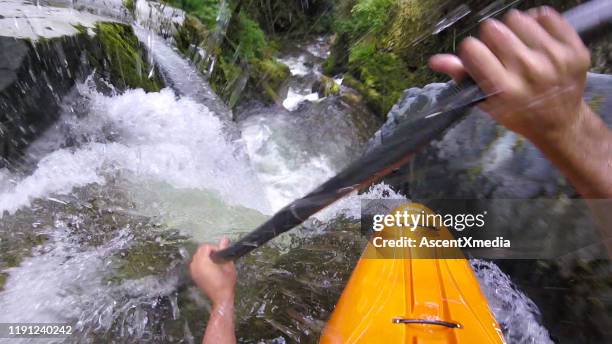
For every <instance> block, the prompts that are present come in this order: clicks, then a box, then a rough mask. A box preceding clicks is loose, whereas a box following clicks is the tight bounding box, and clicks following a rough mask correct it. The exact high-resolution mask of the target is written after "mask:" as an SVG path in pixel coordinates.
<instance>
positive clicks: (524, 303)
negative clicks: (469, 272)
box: [470, 259, 553, 343]
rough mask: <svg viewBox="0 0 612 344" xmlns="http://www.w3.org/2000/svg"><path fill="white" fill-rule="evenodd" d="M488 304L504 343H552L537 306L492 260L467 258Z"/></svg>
mask: <svg viewBox="0 0 612 344" xmlns="http://www.w3.org/2000/svg"><path fill="white" fill-rule="evenodd" d="M470 263H471V264H472V268H473V269H474V272H475V274H476V277H477V278H478V281H479V282H480V288H481V289H482V291H483V292H484V294H485V296H486V298H487V300H488V301H489V307H491V311H492V312H493V314H494V315H495V318H496V319H497V321H498V322H499V324H500V326H501V327H502V330H503V331H504V337H505V339H506V341H507V342H508V343H553V341H552V340H551V339H550V335H549V334H548V331H547V330H546V328H544V326H542V324H541V323H540V321H539V316H540V311H539V310H538V307H537V306H536V305H535V304H534V303H533V301H531V300H530V299H529V298H528V297H527V296H526V295H525V294H523V293H522V292H521V291H520V290H518V288H517V287H516V286H515V285H514V284H513V283H512V281H511V280H510V277H508V275H506V274H505V273H504V272H502V271H501V270H500V269H499V267H498V266H497V265H495V264H493V263H492V262H487V261H483V260H479V259H472V260H470Z"/></svg>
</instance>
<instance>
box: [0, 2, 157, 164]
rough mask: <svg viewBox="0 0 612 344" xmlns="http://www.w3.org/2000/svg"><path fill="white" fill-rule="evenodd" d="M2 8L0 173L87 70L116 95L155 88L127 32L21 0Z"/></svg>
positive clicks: (123, 27)
mask: <svg viewBox="0 0 612 344" xmlns="http://www.w3.org/2000/svg"><path fill="white" fill-rule="evenodd" d="M2 6H3V8H2V10H3V16H4V17H3V18H1V19H0V159H1V160H0V167H3V166H9V164H8V162H10V163H11V164H10V166H11V167H13V168H19V166H20V163H21V161H20V159H21V158H20V156H21V153H22V151H23V150H24V148H25V147H27V146H28V144H29V143H30V142H32V141H33V140H34V139H35V138H36V137H38V135H40V134H41V133H42V132H43V131H44V130H45V129H46V128H48V127H49V126H50V125H51V124H52V123H53V122H54V121H55V120H56V119H57V116H58V114H59V110H60V105H59V104H60V103H61V100H62V99H63V97H64V96H66V95H67V94H68V93H69V91H70V90H71V89H72V87H73V86H74V84H75V82H77V81H80V80H83V79H84V78H85V77H86V76H88V75H89V74H90V73H91V72H92V71H93V70H94V69H95V70H96V71H97V72H98V73H99V75H100V76H102V77H104V78H106V79H107V80H109V81H112V82H113V84H114V86H115V87H116V88H117V89H118V90H121V89H125V88H128V87H132V88H137V87H143V88H145V89H147V90H158V89H160V88H161V86H162V85H163V84H162V83H161V81H160V80H159V78H158V77H157V73H155V71H153V70H152V69H151V68H152V67H149V66H148V63H147V61H148V59H147V58H146V55H145V52H144V49H143V48H142V47H141V46H140V44H139V43H138V40H137V39H136V37H135V36H134V34H133V32H132V30H131V27H129V26H126V25H123V24H118V23H109V22H108V21H109V19H103V18H101V17H97V16H95V15H92V14H89V13H81V12H77V11H74V10H72V9H69V8H55V7H37V6H34V5H32V4H30V3H29V2H25V1H18V0H10V1H5V2H3V4H2ZM103 22H104V23H103Z"/></svg>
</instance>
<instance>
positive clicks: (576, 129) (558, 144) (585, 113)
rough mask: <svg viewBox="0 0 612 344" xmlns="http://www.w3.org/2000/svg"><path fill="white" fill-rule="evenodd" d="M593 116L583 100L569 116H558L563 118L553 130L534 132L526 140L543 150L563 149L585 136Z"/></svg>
mask: <svg viewBox="0 0 612 344" xmlns="http://www.w3.org/2000/svg"><path fill="white" fill-rule="evenodd" d="M593 116H595V115H594V114H593V112H592V111H591V109H590V107H589V106H588V105H587V104H586V102H585V101H584V100H583V101H581V102H580V104H579V106H578V107H577V109H576V110H573V111H572V113H571V114H569V115H568V116H559V118H565V120H564V121H563V123H560V125H558V126H556V127H555V128H553V129H549V130H535V132H534V133H533V134H532V135H529V136H528V137H527V138H528V139H529V140H530V141H531V142H533V143H534V144H535V145H536V146H538V147H539V148H540V149H543V150H556V149H563V147H565V146H566V145H567V144H571V143H572V142H575V140H576V138H578V137H580V136H581V135H585V131H587V130H586V127H587V126H588V123H589V121H592V120H593V118H592V117H593ZM595 117H596V116H595Z"/></svg>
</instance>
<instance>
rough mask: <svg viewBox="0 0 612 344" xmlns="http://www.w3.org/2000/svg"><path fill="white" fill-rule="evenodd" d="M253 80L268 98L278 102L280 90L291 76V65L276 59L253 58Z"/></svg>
mask: <svg viewBox="0 0 612 344" xmlns="http://www.w3.org/2000/svg"><path fill="white" fill-rule="evenodd" d="M250 64H251V82H252V83H253V85H254V86H255V88H256V90H258V91H259V92H261V93H262V94H263V95H265V97H266V100H268V101H271V102H278V101H279V100H280V97H279V96H278V90H279V89H280V88H281V86H282V85H283V83H284V82H285V81H286V80H287V78H289V76H290V75H291V72H290V71H289V67H287V66H286V65H284V64H282V63H280V62H278V61H276V60H275V59H271V58H270V59H261V60H260V59H253V60H251V63H250Z"/></svg>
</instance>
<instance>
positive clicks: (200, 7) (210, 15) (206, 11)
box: [165, 0, 220, 27]
mask: <svg viewBox="0 0 612 344" xmlns="http://www.w3.org/2000/svg"><path fill="white" fill-rule="evenodd" d="M165 2H167V3H168V4H170V5H171V6H174V7H178V8H182V9H183V10H185V11H186V12H188V13H189V14H191V15H193V16H195V17H196V18H198V19H199V20H200V21H201V22H202V23H203V24H204V25H206V26H208V27H213V26H214V25H215V23H216V21H217V13H219V2H220V0H166V1H165Z"/></svg>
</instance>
